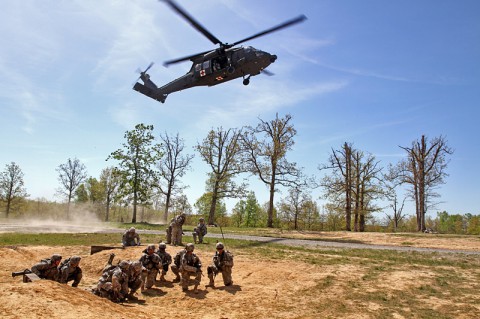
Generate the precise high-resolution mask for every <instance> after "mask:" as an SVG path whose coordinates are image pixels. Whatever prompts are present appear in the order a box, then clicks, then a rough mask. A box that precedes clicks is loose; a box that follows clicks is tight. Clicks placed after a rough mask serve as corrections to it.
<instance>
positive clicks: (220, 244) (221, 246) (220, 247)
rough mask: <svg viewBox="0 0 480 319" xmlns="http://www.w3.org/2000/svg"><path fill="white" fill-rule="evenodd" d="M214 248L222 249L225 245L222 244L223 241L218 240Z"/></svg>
mask: <svg viewBox="0 0 480 319" xmlns="http://www.w3.org/2000/svg"><path fill="white" fill-rule="evenodd" d="M216 248H217V249H223V248H225V246H224V245H223V243H221V242H218V243H217V245H216Z"/></svg>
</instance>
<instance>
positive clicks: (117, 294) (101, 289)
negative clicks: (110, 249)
mask: <svg viewBox="0 0 480 319" xmlns="http://www.w3.org/2000/svg"><path fill="white" fill-rule="evenodd" d="M129 267H130V263H129V262H128V261H126V260H122V261H121V262H120V263H118V266H114V265H108V266H107V267H105V268H104V269H103V273H102V277H100V279H99V280H98V284H97V287H96V288H95V289H93V293H94V294H96V295H97V296H101V297H103V298H108V299H110V300H112V301H113V302H121V301H123V300H125V296H126V295H127V293H128V268H129Z"/></svg>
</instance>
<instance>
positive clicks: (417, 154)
mask: <svg viewBox="0 0 480 319" xmlns="http://www.w3.org/2000/svg"><path fill="white" fill-rule="evenodd" d="M400 148H402V149H403V150H405V151H406V152H407V158H406V159H404V160H402V161H401V162H399V164H398V165H397V167H396V172H395V178H398V179H399V180H400V181H401V183H402V184H408V185H410V186H411V191H410V194H411V197H412V199H413V200H414V201H415V211H416V216H417V231H422V232H423V231H425V229H426V227H425V214H426V212H427V209H428V208H433V207H435V205H436V203H435V202H433V201H432V200H431V199H432V198H435V197H438V194H437V193H435V189H436V188H437V187H439V185H441V184H444V183H445V177H446V176H448V174H447V173H446V168H447V165H448V162H449V161H448V160H447V155H451V154H453V150H452V149H451V148H450V147H449V146H448V145H447V141H446V139H445V138H444V137H443V136H440V137H436V138H434V139H432V141H431V142H430V143H429V141H428V139H427V137H425V135H422V137H421V138H420V140H416V141H413V142H412V146H411V147H402V146H400Z"/></svg>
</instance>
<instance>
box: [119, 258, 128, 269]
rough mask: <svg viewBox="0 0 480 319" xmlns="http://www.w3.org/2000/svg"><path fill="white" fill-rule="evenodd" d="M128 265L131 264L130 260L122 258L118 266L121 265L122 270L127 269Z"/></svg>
mask: <svg viewBox="0 0 480 319" xmlns="http://www.w3.org/2000/svg"><path fill="white" fill-rule="evenodd" d="M128 266H130V262H129V261H128V260H122V261H121V262H119V263H118V267H120V269H122V270H125V269H127V268H128Z"/></svg>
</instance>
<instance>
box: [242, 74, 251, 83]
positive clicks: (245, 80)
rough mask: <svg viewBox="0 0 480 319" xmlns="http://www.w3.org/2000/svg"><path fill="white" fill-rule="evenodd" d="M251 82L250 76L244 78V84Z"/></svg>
mask: <svg viewBox="0 0 480 319" xmlns="http://www.w3.org/2000/svg"><path fill="white" fill-rule="evenodd" d="M249 84H250V76H248V78H244V79H243V85H249Z"/></svg>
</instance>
